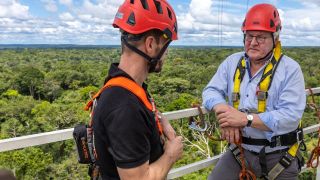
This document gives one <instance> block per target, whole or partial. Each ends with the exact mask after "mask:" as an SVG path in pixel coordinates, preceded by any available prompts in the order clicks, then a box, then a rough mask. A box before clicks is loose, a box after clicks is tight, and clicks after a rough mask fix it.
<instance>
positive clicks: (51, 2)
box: [41, 0, 58, 12]
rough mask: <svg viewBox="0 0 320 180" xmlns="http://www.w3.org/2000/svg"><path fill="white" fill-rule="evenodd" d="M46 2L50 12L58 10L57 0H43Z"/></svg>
mask: <svg viewBox="0 0 320 180" xmlns="http://www.w3.org/2000/svg"><path fill="white" fill-rule="evenodd" d="M41 2H43V3H44V7H45V9H46V10H47V11H49V12H57V10H58V7H57V2H56V1H55V0H41Z"/></svg>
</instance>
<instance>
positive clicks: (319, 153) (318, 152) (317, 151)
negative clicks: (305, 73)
mask: <svg viewBox="0 0 320 180" xmlns="http://www.w3.org/2000/svg"><path fill="white" fill-rule="evenodd" d="M309 91H310V95H311V97H312V103H308V105H309V106H310V107H312V108H314V110H315V111H316V114H315V115H316V116H317V118H318V120H319V122H320V108H319V107H318V106H317V105H316V102H315V98H314V94H313V92H312V89H311V88H309ZM319 157H320V128H319V129H318V144H317V146H316V147H315V148H314V149H313V150H312V151H311V155H310V158H309V160H308V162H307V167H308V168H309V167H312V168H317V167H318V165H319ZM314 161H316V164H315V165H313V162H314Z"/></svg>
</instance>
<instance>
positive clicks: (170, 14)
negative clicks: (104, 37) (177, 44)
mask: <svg viewBox="0 0 320 180" xmlns="http://www.w3.org/2000/svg"><path fill="white" fill-rule="evenodd" d="M113 26H114V27H115V28H120V29H122V30H124V31H126V32H128V33H130V34H141V33H144V32H146V31H149V30H152V29H159V30H161V31H163V33H164V34H166V35H167V37H168V38H170V39H171V40H177V39H178V35H177V32H178V27H177V18H176V15H175V12H174V10H173V8H172V7H171V6H170V4H169V3H168V2H167V1H166V0H125V2H124V3H123V4H122V5H121V6H120V7H119V9H118V12H117V14H116V16H115V18H114V22H113Z"/></svg>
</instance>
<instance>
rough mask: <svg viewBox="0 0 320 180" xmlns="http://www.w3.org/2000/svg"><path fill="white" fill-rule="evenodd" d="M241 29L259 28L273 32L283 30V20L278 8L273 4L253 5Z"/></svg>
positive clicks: (259, 29)
mask: <svg viewBox="0 0 320 180" xmlns="http://www.w3.org/2000/svg"><path fill="white" fill-rule="evenodd" d="M241 30H242V31H248V30H253V31H254V30H258V31H268V32H272V33H275V32H277V31H279V30H281V20H280V16H279V12H278V10H277V8H275V7H274V6H273V5H271V4H257V5H255V6H253V7H252V8H251V9H250V10H249V11H248V13H247V15H246V18H245V20H244V22H243V24H242V28H241Z"/></svg>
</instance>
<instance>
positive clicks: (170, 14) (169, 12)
mask: <svg viewBox="0 0 320 180" xmlns="http://www.w3.org/2000/svg"><path fill="white" fill-rule="evenodd" d="M167 10H168V16H169V18H170V19H171V20H172V13H171V11H170V9H169V8H167Z"/></svg>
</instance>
